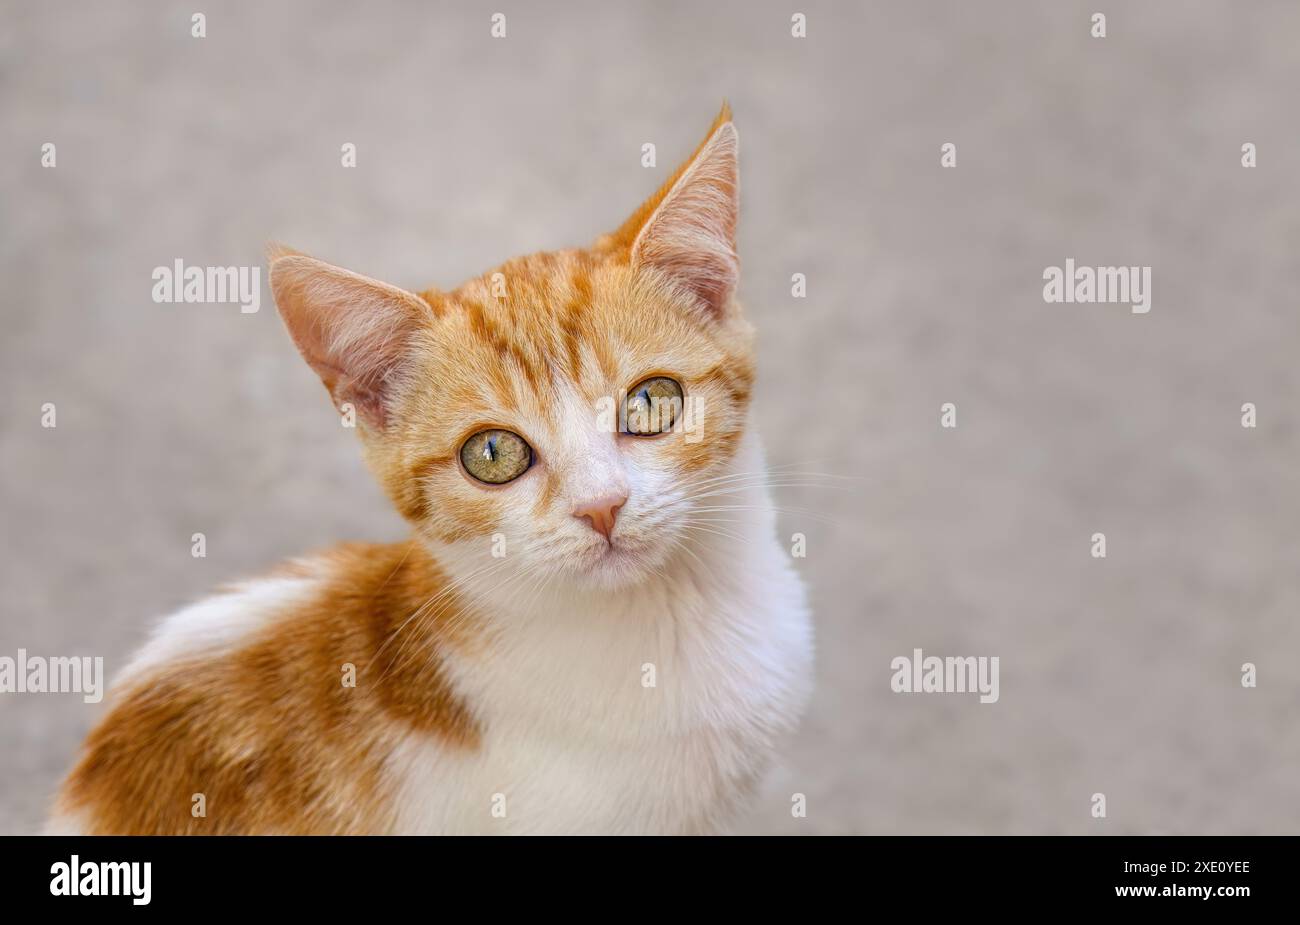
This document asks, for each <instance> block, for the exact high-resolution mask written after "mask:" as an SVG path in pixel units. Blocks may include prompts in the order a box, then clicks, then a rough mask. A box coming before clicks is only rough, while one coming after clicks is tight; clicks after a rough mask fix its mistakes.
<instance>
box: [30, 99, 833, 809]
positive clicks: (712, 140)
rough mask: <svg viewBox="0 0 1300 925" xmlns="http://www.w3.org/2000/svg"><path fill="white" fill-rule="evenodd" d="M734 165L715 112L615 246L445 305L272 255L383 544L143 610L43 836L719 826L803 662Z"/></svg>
mask: <svg viewBox="0 0 1300 925" xmlns="http://www.w3.org/2000/svg"><path fill="white" fill-rule="evenodd" d="M737 150H738V136H737V133H736V129H735V126H734V124H733V122H732V119H731V113H730V109H729V107H727V106H725V105H724V106H723V109H722V111H721V113H719V115H718V117H717V119H716V120H715V121H714V123H713V126H712V127H711V129H710V130H709V133H708V135H707V136H706V138H705V140H704V141H703V142H702V143H701V144H700V146H699V147H698V149H697V150H696V151H695V153H694V154H693V155H692V156H691V157H690V158H689V159H688V160H687V161H686V162H685V163H684V164H682V166H681V167H680V168H679V169H678V170H677V171H676V172H675V173H674V174H673V175H672V176H671V177H670V179H669V180H668V181H667V182H666V183H665V184H664V185H663V186H662V188H661V189H659V190H658V192H656V193H655V194H654V195H653V196H651V197H650V199H649V200H647V201H646V202H645V203H644V204H643V205H641V206H640V208H638V209H637V210H636V211H635V212H634V213H633V215H632V216H631V217H630V218H629V219H628V220H627V221H626V222H625V223H624V224H623V225H622V226H621V227H619V228H618V230H617V231H615V232H613V233H612V234H606V235H604V236H602V237H601V238H599V239H598V240H597V241H596V243H595V244H594V245H593V246H591V247H589V248H585V249H574V250H565V251H558V252H551V253H540V254H535V255H532V256H528V257H522V258H517V259H514V260H511V261H509V262H507V263H505V264H504V265H502V266H501V267H499V268H498V269H497V270H495V271H493V272H489V273H486V274H484V275H483V276H481V277H479V278H477V279H474V280H471V281H470V282H467V283H465V284H464V285H462V286H461V287H460V288H458V289H455V290H454V291H450V292H442V291H438V290H429V291H426V292H422V293H420V294H418V295H417V294H414V293H411V292H407V291H404V290H402V289H399V288H397V287H395V286H391V285H388V284H387V283H382V282H379V281H376V280H373V279H369V278H367V277H364V276H361V275H359V274H356V273H352V272H349V271H347V270H343V269H339V268H337V267H334V266H331V265H329V264H326V263H324V262H322V261H319V260H316V259H313V258H311V257H308V256H305V255H303V254H300V253H298V252H296V251H292V250H289V249H287V248H279V247H274V248H272V250H271V253H270V258H269V265H270V284H271V290H272V293H273V295H274V297H275V302H276V305H277V307H278V309H279V311H280V314H281V316H282V317H283V320H284V323H285V325H286V327H287V328H288V331H289V334H290V335H291V337H292V339H293V341H294V343H295V344H296V345H297V347H298V349H299V351H300V352H301V353H302V355H303V357H304V359H306V361H307V363H308V364H310V366H311V367H312V368H313V369H314V370H315V371H316V372H317V373H318V374H319V376H320V378H321V380H322V381H323V383H324V385H325V386H326V388H327V389H328V390H329V393H330V396H331V398H332V399H333V402H334V404H335V406H336V408H337V409H338V410H339V412H340V413H341V414H344V415H350V416H351V417H352V418H353V419H354V422H355V429H356V431H357V432H358V434H359V436H360V438H361V443H362V448H363V452H364V455H365V457H366V460H367V462H368V464H369V466H370V468H371V470H372V471H373V472H374V474H375V475H376V476H377V478H378V479H379V482H380V483H381V484H382V486H383V488H384V489H385V491H386V493H387V494H388V496H389V497H390V498H391V499H392V502H393V503H394V505H395V506H396V507H397V510H398V511H399V512H400V513H401V514H402V515H403V517H404V518H405V519H406V520H407V521H409V523H410V525H411V527H412V536H411V539H410V540H409V541H407V542H404V543H396V544H392V545H364V544H349V545H344V546H341V547H338V548H336V549H333V550H331V551H328V552H325V553H323V554H319V555H316V556H312V557H307V558H304V559H301V560H295V561H293V562H290V563H289V564H287V565H285V566H282V567H281V568H279V569H278V570H276V571H274V572H272V573H270V574H269V575H267V576H265V577H263V578H261V579H258V580H254V581H249V582H246V583H243V584H239V585H236V586H234V587H231V588H228V589H226V590H224V591H223V592H222V593H220V594H218V595H217V596H215V597H211V598H208V599H206V600H204V601H202V602H200V603H198V604H195V605H193V606H190V607H188V608H186V609H183V610H181V611H180V612H178V613H176V614H174V615H172V616H171V617H169V618H167V619H166V620H165V621H164V622H163V623H162V625H161V626H160V627H159V629H158V630H157V631H156V633H155V634H154V635H153V637H152V638H151V639H150V641H148V643H147V644H146V645H145V646H144V647H143V649H142V651H140V652H139V653H138V654H137V655H136V657H135V658H134V659H133V660H132V661H131V663H130V664H129V665H128V666H127V667H126V669H125V671H124V673H123V675H122V677H121V678H119V679H118V681H117V683H116V684H115V686H114V691H113V692H112V694H111V700H112V706H111V709H110V710H109V712H108V713H107V715H106V716H105V718H104V719H103V720H102V721H101V722H100V723H99V724H98V726H97V727H95V728H94V729H93V730H92V731H91V732H90V734H89V736H88V738H87V741H86V742H85V745H84V747H83V751H82V754H81V756H80V758H79V761H78V763H77V764H76V766H75V767H74V769H73V770H72V772H71V774H70V775H69V777H68V778H67V780H66V781H65V782H64V784H63V786H62V788H61V790H60V793H59V795H58V797H57V802H56V806H55V812H54V815H53V817H52V820H51V823H50V826H49V829H48V831H52V832H86V833H92V834H107V833H116V834H144V833H168V834H177V833H217V834H225V833H243V834H263V833H284V834H311V833H316V834H325V833H337V834H344V833H346V834H360V833H404V834H413V833H446V834H456V833H563V832H576V833H710V832H717V831H724V830H725V829H726V827H727V826H728V825H729V824H730V823H731V822H732V821H733V820H734V819H735V818H736V817H737V814H738V812H739V811H740V810H741V809H742V808H743V807H745V806H746V805H747V803H748V802H749V799H752V794H753V793H754V792H755V790H756V789H757V785H758V783H759V781H760V778H761V777H762V775H763V772H764V771H765V769H766V768H767V767H768V765H769V764H770V763H771V761H772V759H773V756H774V750H775V749H776V748H777V744H778V740H779V739H781V738H783V737H784V736H785V735H786V734H787V733H789V732H791V731H792V730H793V729H794V727H795V726H796V723H797V721H798V719H799V717H800V715H801V713H802V712H803V709H804V707H805V704H806V701H807V700H808V697H809V695H810V691H811V660H812V626H811V617H810V614H809V609H808V606H807V602H806V596H805V591H804V589H803V586H802V584H801V582H800V580H799V579H798V577H797V575H796V574H795V571H794V569H793V567H792V564H791V557H790V555H789V553H788V551H787V550H786V549H785V548H784V547H783V545H782V544H781V543H780V542H779V541H778V539H777V536H776V522H775V512H774V510H773V507H772V504H771V502H770V499H769V485H768V481H767V479H766V478H765V474H764V473H765V469H764V461H763V455H762V451H761V449H760V444H759V440H758V437H757V435H756V433H755V428H754V423H753V422H754V414H753V411H752V409H751V407H750V393H751V388H752V385H753V380H754V353H753V345H752V340H753V336H752V328H751V326H750V325H749V323H748V322H747V321H746V320H745V318H744V316H743V315H742V313H741V309H740V307H739V305H738V304H737V302H736V298H735V291H736V286H737V281H738V274H739V262H738V258H737V255H736V247H735V234H736V221H737V214H738V185H737V179H738V178H737ZM747 798H748V799H747ZM785 801H786V798H783V803H784V802H785Z"/></svg>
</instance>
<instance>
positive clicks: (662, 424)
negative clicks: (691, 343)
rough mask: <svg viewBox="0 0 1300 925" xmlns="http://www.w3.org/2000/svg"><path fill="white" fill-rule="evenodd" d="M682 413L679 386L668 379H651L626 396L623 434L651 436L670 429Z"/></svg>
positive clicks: (641, 383)
mask: <svg viewBox="0 0 1300 925" xmlns="http://www.w3.org/2000/svg"><path fill="white" fill-rule="evenodd" d="M681 413H682V387H681V386H680V385H679V384H678V383H677V381H676V380H674V379H669V378H668V377H667V376H652V377H651V378H649V379H646V380H644V381H642V382H640V383H639V384H638V385H637V386H636V388H633V389H631V390H630V391H629V392H628V393H627V398H626V399H625V400H624V402H623V420H624V421H625V424H624V430H625V432H626V433H629V434H635V435H636V436H638V437H653V436H654V435H655V434H663V433H667V432H668V431H670V430H672V429H673V425H674V424H676V423H677V419H678V418H679V417H680V416H681Z"/></svg>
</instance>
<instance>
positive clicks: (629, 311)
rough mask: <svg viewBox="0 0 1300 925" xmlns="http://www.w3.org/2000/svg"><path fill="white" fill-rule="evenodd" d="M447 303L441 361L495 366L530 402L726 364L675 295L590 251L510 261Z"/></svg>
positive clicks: (705, 327) (589, 393)
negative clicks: (532, 397) (561, 391)
mask: <svg viewBox="0 0 1300 925" xmlns="http://www.w3.org/2000/svg"><path fill="white" fill-rule="evenodd" d="M446 299H447V303H448V304H447V310H446V311H445V312H444V314H443V317H442V319H441V323H440V325H439V330H438V331H437V332H436V333H437V336H438V337H439V339H440V340H442V341H443V342H444V343H445V344H446V346H447V347H448V348H449V349H446V350H444V351H443V354H444V359H446V360H448V361H451V362H452V363H453V364H455V365H460V366H464V365H466V364H467V363H471V364H472V365H473V366H475V367H478V368H480V369H482V367H483V366H484V365H489V366H491V365H495V366H496V367H497V368H499V369H500V370H502V371H503V372H504V373H506V374H508V375H512V376H515V377H516V378H517V379H519V380H521V381H522V382H523V383H525V384H526V385H527V386H528V389H529V391H530V392H532V393H533V394H547V393H550V392H552V391H553V390H554V389H556V388H560V387H563V388H566V389H576V391H577V392H579V393H580V394H583V395H585V396H587V397H594V395H595V394H598V393H604V392H606V391H608V390H609V389H610V388H617V387H618V386H619V385H620V383H621V380H622V379H623V378H625V377H627V376H635V375H638V374H639V373H641V372H645V373H651V372H679V373H681V374H682V375H690V374H692V373H694V372H696V371H700V370H704V369H707V368H708V367H711V366H714V365H716V364H718V363H720V362H725V361H726V360H727V359H728V351H727V350H726V349H725V346H724V345H723V344H721V343H719V342H718V340H717V339H716V338H715V337H713V336H712V332H711V331H710V330H709V326H708V325H707V324H706V323H704V321H703V320H702V319H700V318H698V317H695V316H692V314H691V310H690V308H689V306H688V305H686V304H684V303H683V301H682V300H681V297H680V295H678V294H675V293H674V292H672V291H671V289H669V288H667V287H661V286H656V285H655V284H654V281H653V280H647V279H646V278H645V276H644V275H639V274H634V273H633V272H632V271H631V270H630V269H629V268H628V267H627V265H626V263H620V262H618V261H617V260H616V259H613V258H611V257H606V256H604V255H601V254H599V253H594V252H591V251H558V252H547V253H540V254H532V255H529V256H527V257H521V258H517V259H515V260H511V261H509V262H508V263H506V264H503V265H502V266H501V267H498V268H497V269H495V270H493V271H491V272H489V273H486V274H484V275H483V276H481V277H478V278H476V279H474V280H471V281H470V282H468V283H466V284H465V285H463V286H461V287H460V288H459V289H457V290H455V291H454V292H452V293H450V294H448V295H447V297H446ZM471 358H472V361H471ZM621 384H622V385H623V386H625V387H626V386H631V385H633V384H634V383H631V382H626V383H621Z"/></svg>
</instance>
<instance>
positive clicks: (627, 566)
mask: <svg viewBox="0 0 1300 925" xmlns="http://www.w3.org/2000/svg"><path fill="white" fill-rule="evenodd" d="M650 553H651V550H650V549H649V548H647V547H646V545H645V544H644V543H640V542H637V541H635V540H632V539H629V538H627V537H621V536H613V537H611V538H610V539H609V540H604V539H601V540H600V541H599V542H597V543H593V544H592V545H591V546H590V547H589V548H588V550H587V551H586V552H585V553H584V554H583V555H582V557H581V559H580V560H579V561H578V562H576V563H574V564H575V565H576V568H575V571H576V572H578V573H579V574H580V575H582V576H583V577H584V578H585V579H587V580H589V581H591V582H593V583H594V584H597V585H599V586H601V587H606V588H617V587H624V586H626V585H629V584H635V583H636V582H638V581H641V580H644V579H645V578H646V577H648V576H649V575H650V573H651V571H652V569H653V568H654V567H655V565H656V564H657V562H656V561H655V557H654V556H652V555H651V554H650Z"/></svg>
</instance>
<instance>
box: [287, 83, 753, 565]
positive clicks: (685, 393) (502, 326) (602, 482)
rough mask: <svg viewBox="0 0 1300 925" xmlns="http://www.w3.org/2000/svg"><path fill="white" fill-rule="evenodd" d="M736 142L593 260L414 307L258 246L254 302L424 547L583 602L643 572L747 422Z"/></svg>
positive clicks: (665, 192) (658, 196)
mask: <svg viewBox="0 0 1300 925" xmlns="http://www.w3.org/2000/svg"><path fill="white" fill-rule="evenodd" d="M736 155H737V135H736V129H735V127H734V126H733V125H732V123H731V118H730V111H729V110H728V109H727V107H725V106H724V107H723V110H722V112H721V113H720V114H719V116H718V118H717V120H716V121H715V122H714V124H713V127H712V129H711V130H710V131H709V134H708V136H707V137H706V138H705V140H704V141H703V143H701V145H700V147H699V148H698V149H697V150H696V152H695V154H694V155H693V156H692V157H691V158H690V159H689V160H688V161H687V162H686V163H685V164H683V165H682V166H681V167H680V168H679V169H678V170H677V172H676V173H675V174H674V175H673V176H672V177H671V178H670V179H669V180H668V182H667V183H665V184H664V186H663V187H662V188H661V189H660V190H659V191H658V192H656V193H655V194H654V195H653V196H651V197H650V199H649V200H647V201H646V202H645V203H644V204H643V205H642V206H641V207H640V208H638V209H637V210H636V212H635V213H633V215H632V217H631V218H629V219H628V220H627V221H626V222H625V223H624V224H623V225H622V227H620V228H619V229H618V230H617V231H615V232H613V233H612V234H608V235H605V236H603V237H601V238H600V239H599V240H598V241H597V242H596V243H595V244H594V245H593V246H592V247H590V248H587V249H581V250H566V251H556V252H550V253H541V254H535V255H532V256H529V257H521V258H517V259H514V260H510V261H508V262H507V263H505V264H503V265H501V266H500V267H498V268H496V269H495V270H492V271H489V272H488V273H485V274H484V275H483V276H481V277H478V278H477V279H472V280H470V281H469V282H467V283H465V284H463V285H462V286H460V287H459V288H458V289H455V290H453V291H450V292H440V291H428V292H424V293H420V294H415V293H411V292H407V291H404V290H402V289H398V288H397V287H395V286H391V285H388V284H387V283H382V282H379V281H377V280H373V279H368V278H367V277H364V276H360V275H358V274H356V273H352V272H349V271H347V270H342V269H339V268H337V267H334V266H330V265H329V264H326V263H323V262H321V261H319V260H315V259H313V258H311V257H307V256H304V255H301V254H297V253H293V252H288V251H284V250H278V251H276V252H274V253H273V255H272V261H271V273H270V279H271V288H272V291H273V292H274V294H275V301H276V304H277V306H278V307H279V309H280V313H281V315H282V316H283V318H284V321H285V323H286V325H287V326H288V328H289V332H290V334H291V335H292V336H293V339H294V342H295V343H296V344H297V345H298V348H299V350H301V352H302V354H303V356H304V357H305V358H306V360H307V362H308V363H309V364H310V365H311V366H312V368H313V369H315V370H316V372H317V373H318V374H319V375H320V377H321V379H322V381H323V382H324V383H325V386H326V388H328V389H329V392H330V395H331V396H332V397H333V399H334V402H335V404H336V406H338V407H339V409H340V411H341V412H343V413H344V414H353V415H355V422H356V428H357V430H358V431H359V433H360V434H361V437H362V440H363V443H364V446H365V450H366V457H367V461H368V462H369V464H370V465H371V467H372V469H373V470H374V471H375V473H376V475H377V476H378V477H379V479H380V481H381V483H382V484H383V486H384V488H385V490H386V491H387V492H388V494H389V496H390V497H391V498H392V499H393V501H394V503H395V504H396V505H397V508H398V510H399V511H400V512H401V513H402V514H403V516H405V517H406V518H407V519H408V520H410V521H411V522H412V523H413V524H414V525H415V526H416V527H417V529H418V530H419V531H420V533H421V534H423V535H424V536H425V537H426V538H428V539H430V540H433V541H435V542H442V543H477V544H482V545H483V548H484V550H487V549H488V548H489V545H490V544H496V545H497V546H498V547H500V549H499V552H498V554H502V553H503V554H504V555H507V556H511V557H514V556H520V557H523V560H524V563H525V564H526V565H530V566H536V567H537V568H538V569H539V570H544V571H547V572H549V573H552V574H553V573H556V572H561V573H563V574H565V575H567V576H569V577H572V578H574V579H576V580H578V581H582V582H587V583H590V584H592V585H594V586H598V587H618V586H622V585H626V584H629V583H632V582H636V581H639V580H644V579H647V578H650V577H652V576H654V575H655V574H656V572H657V570H659V569H660V568H661V567H663V566H664V565H665V563H666V562H667V561H668V559H669V557H670V556H671V555H672V554H673V551H674V549H675V548H676V547H677V545H678V544H679V543H680V542H682V541H684V540H686V539H688V538H689V535H688V533H687V532H686V531H687V530H688V529H689V523H690V512H691V510H692V508H694V507H696V506H697V505H700V504H704V505H707V504H708V501H697V500H692V499H693V497H694V496H698V495H702V494H704V493H705V491H706V489H707V487H708V486H709V485H710V482H709V480H710V479H714V478H716V477H718V476H721V475H723V474H725V473H727V472H728V471H729V469H730V468H731V466H732V463H733V460H734V457H735V455H736V451H737V447H738V444H739V441H740V438H741V436H742V433H743V431H744V428H745V426H746V419H747V409H748V404H749V395H750V387H751V383H752V381H753V373H754V369H753V355H752V349H751V335H750V328H749V326H748V324H747V323H746V322H745V320H744V318H743V317H742V316H741V313H740V310H739V307H738V306H737V304H736V302H735V299H734V293H735V289H736V283H737V273H738V262H737V257H736V248H735V233H736V217H737V173H736V171H737V160H736Z"/></svg>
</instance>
